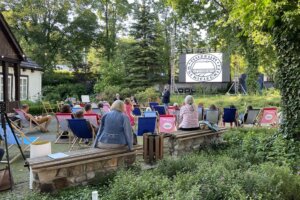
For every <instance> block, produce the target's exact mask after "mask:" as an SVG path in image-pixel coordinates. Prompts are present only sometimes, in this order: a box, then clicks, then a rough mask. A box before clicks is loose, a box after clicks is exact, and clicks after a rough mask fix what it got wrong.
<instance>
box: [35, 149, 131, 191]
mask: <svg viewBox="0 0 300 200" xmlns="http://www.w3.org/2000/svg"><path fill="white" fill-rule="evenodd" d="M135 159H136V152H126V153H122V154H117V155H113V156H107V157H102V158H101V157H100V158H98V159H97V158H96V159H95V158H91V159H85V157H84V156H83V157H82V160H81V161H75V162H70V163H66V164H58V165H56V166H53V165H52V166H49V167H47V166H44V167H40V168H35V166H34V165H33V166H32V172H33V189H34V190H35V191H38V192H55V191H57V190H61V189H63V188H67V187H72V186H78V185H87V184H88V183H97V182H100V181H101V180H103V178H104V177H107V176H108V175H109V174H110V173H111V172H113V171H115V170H116V169H118V168H119V167H127V166H130V165H132V164H133V163H134V161H135Z"/></svg>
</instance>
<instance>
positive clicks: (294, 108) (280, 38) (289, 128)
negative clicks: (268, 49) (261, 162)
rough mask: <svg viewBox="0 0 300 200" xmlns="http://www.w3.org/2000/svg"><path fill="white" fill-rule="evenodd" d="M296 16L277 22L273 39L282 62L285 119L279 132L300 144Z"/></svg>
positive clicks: (280, 83)
mask: <svg viewBox="0 0 300 200" xmlns="http://www.w3.org/2000/svg"><path fill="white" fill-rule="evenodd" d="M294 14H295V15H297V16H293V15H290V16H288V17H283V16H282V18H281V20H278V21H277V22H275V25H274V27H273V29H272V35H273V38H274V44H275V45H276V48H277V52H278V58H279V66H278V71H277V81H278V86H279V88H280V91H281V95H282V111H283V113H282V114H283V119H284V121H283V124H282V125H281V129H280V132H281V133H282V134H283V135H284V136H286V137H287V138H290V139H291V138H294V139H296V140H300V56H299V53H300V26H299V20H300V15H299V14H297V13H294Z"/></svg>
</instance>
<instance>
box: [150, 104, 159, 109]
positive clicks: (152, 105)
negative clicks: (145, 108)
mask: <svg viewBox="0 0 300 200" xmlns="http://www.w3.org/2000/svg"><path fill="white" fill-rule="evenodd" d="M158 105H159V104H158V103H157V102H149V107H150V108H151V109H152V110H154V108H153V107H154V106H158Z"/></svg>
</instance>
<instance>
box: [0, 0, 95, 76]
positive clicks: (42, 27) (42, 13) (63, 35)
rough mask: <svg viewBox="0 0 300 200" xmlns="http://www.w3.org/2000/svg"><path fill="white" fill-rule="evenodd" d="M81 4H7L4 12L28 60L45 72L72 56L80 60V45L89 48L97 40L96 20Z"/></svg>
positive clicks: (8, 0)
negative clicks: (68, 55)
mask: <svg viewBox="0 0 300 200" xmlns="http://www.w3.org/2000/svg"><path fill="white" fill-rule="evenodd" d="M81 3H82V2H81V1H75V0H71V1H69V0H46V1H45V0H36V1H31V0H22V1H14V0H5V2H4V4H2V5H1V7H0V9H1V10H2V11H3V13H4V15H5V17H6V18H7V21H8V23H9V24H10V26H11V27H12V30H13V32H14V33H15V35H16V36H17V38H18V40H19V41H20V43H21V45H22V47H23V48H24V50H25V52H26V53H27V56H29V57H31V58H32V59H34V60H35V61H37V63H39V64H40V65H41V66H42V67H43V68H44V69H45V70H52V69H53V67H54V66H55V65H56V64H57V63H58V62H60V61H61V60H65V59H66V54H67V53H68V52H69V54H70V56H73V57H74V56H75V57H78V51H79V49H78V48H76V47H78V44H79V43H80V47H82V46H89V45H90V41H91V38H93V37H94V34H95V31H96V28H97V27H96V26H95V25H97V21H96V18H95V17H94V16H93V15H94V14H93V13H92V12H91V11H89V9H88V6H85V5H84V4H85V3H84V4H81ZM79 7H80V9H78V8H79ZM83 35H84V36H83ZM75 43H76V44H75ZM84 43H85V44H84ZM83 44H84V45H83ZM66 47H70V48H66ZM80 51H82V49H80ZM69 60H71V59H69ZM73 60H74V59H73Z"/></svg>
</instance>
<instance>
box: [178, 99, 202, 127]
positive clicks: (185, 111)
mask: <svg viewBox="0 0 300 200" xmlns="http://www.w3.org/2000/svg"><path fill="white" fill-rule="evenodd" d="M184 103H185V104H184V106H182V107H181V109H180V115H179V129H181V130H185V131H191V130H197V129H199V122H198V110H197V106H196V105H195V104H194V98H193V96H191V95H188V96H186V97H185V99H184Z"/></svg>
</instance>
